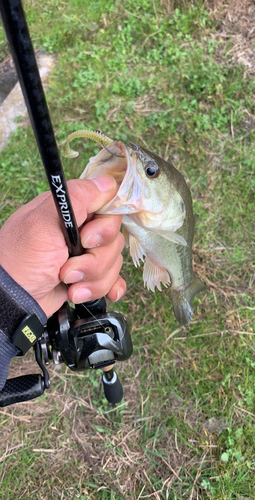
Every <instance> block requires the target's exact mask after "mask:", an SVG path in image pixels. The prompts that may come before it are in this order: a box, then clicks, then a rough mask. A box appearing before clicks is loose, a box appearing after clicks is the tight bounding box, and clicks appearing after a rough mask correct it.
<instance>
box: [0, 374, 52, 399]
mask: <svg viewBox="0 0 255 500" xmlns="http://www.w3.org/2000/svg"><path fill="white" fill-rule="evenodd" d="M44 388H45V387H44V379H43V377H42V376H41V375H40V374H32V375H23V376H22V377H16V378H11V379H8V380H7V381H6V384H5V386H4V388H3V389H2V390H1V391H0V407H4V406H9V405H12V404H14V403H22V402H23V401H29V400H30V399H34V398H38V397H39V396H41V395H42V394H43V393H44Z"/></svg>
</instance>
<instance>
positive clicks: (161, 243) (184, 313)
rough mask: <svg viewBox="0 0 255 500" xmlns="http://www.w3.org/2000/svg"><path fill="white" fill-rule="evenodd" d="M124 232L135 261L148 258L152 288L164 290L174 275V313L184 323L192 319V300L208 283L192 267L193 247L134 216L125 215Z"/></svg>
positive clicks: (146, 271) (146, 265)
mask: <svg viewBox="0 0 255 500" xmlns="http://www.w3.org/2000/svg"><path fill="white" fill-rule="evenodd" d="M123 232H124V236H125V240H126V246H129V248H130V255H131V257H132V259H133V261H134V264H135V265H136V266H137V265H140V260H141V261H142V262H144V268H143V279H144V284H145V285H146V286H147V288H148V289H150V290H152V291H154V290H155V287H157V288H158V289H159V290H161V283H163V285H165V286H168V284H169V282H170V280H169V275H170V277H171V298H172V302H173V309H174V314H175V317H176V319H177V321H178V322H179V323H180V324H181V325H186V324H188V323H189V322H190V321H191V320H192V316H193V308H192V300H193V298H194V297H195V295H197V294H198V293H199V292H201V291H203V290H205V285H204V284H203V283H202V282H201V280H200V279H199V278H198V277H197V276H196V275H195V273H194V272H193V268H192V251H191V248H189V247H183V246H182V245H177V244H175V243H171V242H170V241H168V240H166V239H165V238H163V237H161V236H159V235H157V234H156V233H153V232H152V231H147V230H145V229H143V228H142V227H140V226H138V225H137V224H136V223H135V222H134V221H133V220H132V219H131V217H129V216H127V215H124V216H123Z"/></svg>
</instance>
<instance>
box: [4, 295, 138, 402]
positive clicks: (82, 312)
mask: <svg viewBox="0 0 255 500" xmlns="http://www.w3.org/2000/svg"><path fill="white" fill-rule="evenodd" d="M34 347H35V356H36V360H37V363H38V364H39V366H40V368H41V370H42V372H43V376H42V375H40V374H33V375H24V376H21V377H16V378H13V379H9V380H7V382H6V384H5V386H4V388H3V389H2V391H0V407H3V406H8V405H10V404H14V403H19V402H22V401H28V400H30V399H34V398H37V397H39V396H41V395H42V394H43V393H44V390H45V389H48V388H49V386H50V379H49V374H48V372H47V369H46V367H45V366H44V364H43V362H42V355H43V358H44V362H45V364H46V365H48V364H49V361H50V360H53V362H54V363H55V364H59V363H61V362H64V363H65V364H66V365H67V366H68V367H69V368H70V369H71V370H72V371H83V370H87V369H98V368H101V369H102V370H103V377H102V380H103V387H104V393H105V397H106V399H107V400H108V401H109V402H110V403H119V402H120V401H121V399H122V397H123V389H122V385H121V383H120V381H119V379H118V377H117V374H116V372H115V371H114V370H113V366H114V364H115V363H116V361H124V360H126V359H128V358H129V357H130V356H131V354H132V351H133V346H132V340H131V337H130V333H129V329H128V325H127V321H126V319H125V317H124V316H123V315H122V314H120V313H118V312H106V303H105V299H104V298H101V299H98V300H94V301H91V302H87V303H86V304H78V305H76V306H75V307H70V306H69V304H68V303H67V302H65V304H64V305H63V306H62V307H61V308H60V309H59V310H58V311H57V312H56V313H55V314H54V315H53V316H51V318H49V320H48V322H47V327H46V329H45V331H44V333H43V334H42V336H41V338H40V339H39V340H38V341H37V342H36V344H35V346H34Z"/></svg>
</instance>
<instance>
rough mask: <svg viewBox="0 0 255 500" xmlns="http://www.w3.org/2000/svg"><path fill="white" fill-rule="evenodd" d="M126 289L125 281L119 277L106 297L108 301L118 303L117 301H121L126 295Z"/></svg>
mask: <svg viewBox="0 0 255 500" xmlns="http://www.w3.org/2000/svg"><path fill="white" fill-rule="evenodd" d="M126 288H127V285H126V282H125V280H124V279H123V278H122V277H121V276H118V278H117V280H116V281H115V283H114V285H113V286H112V288H111V290H110V291H109V292H108V293H107V295H106V297H107V299H109V300H110V301H111V302H117V300H120V299H121V297H123V295H124V294H125V292H126Z"/></svg>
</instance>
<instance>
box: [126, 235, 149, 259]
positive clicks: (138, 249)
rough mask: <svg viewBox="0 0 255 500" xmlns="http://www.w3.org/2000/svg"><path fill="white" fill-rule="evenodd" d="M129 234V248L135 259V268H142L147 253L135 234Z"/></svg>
mask: <svg viewBox="0 0 255 500" xmlns="http://www.w3.org/2000/svg"><path fill="white" fill-rule="evenodd" d="M128 234H129V246H130V255H131V257H132V259H133V262H134V265H135V267H137V266H140V260H141V261H142V262H144V257H146V252H145V250H144V249H143V247H142V245H141V243H140V241H139V240H138V238H136V237H135V236H134V235H133V234H131V233H128Z"/></svg>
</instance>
